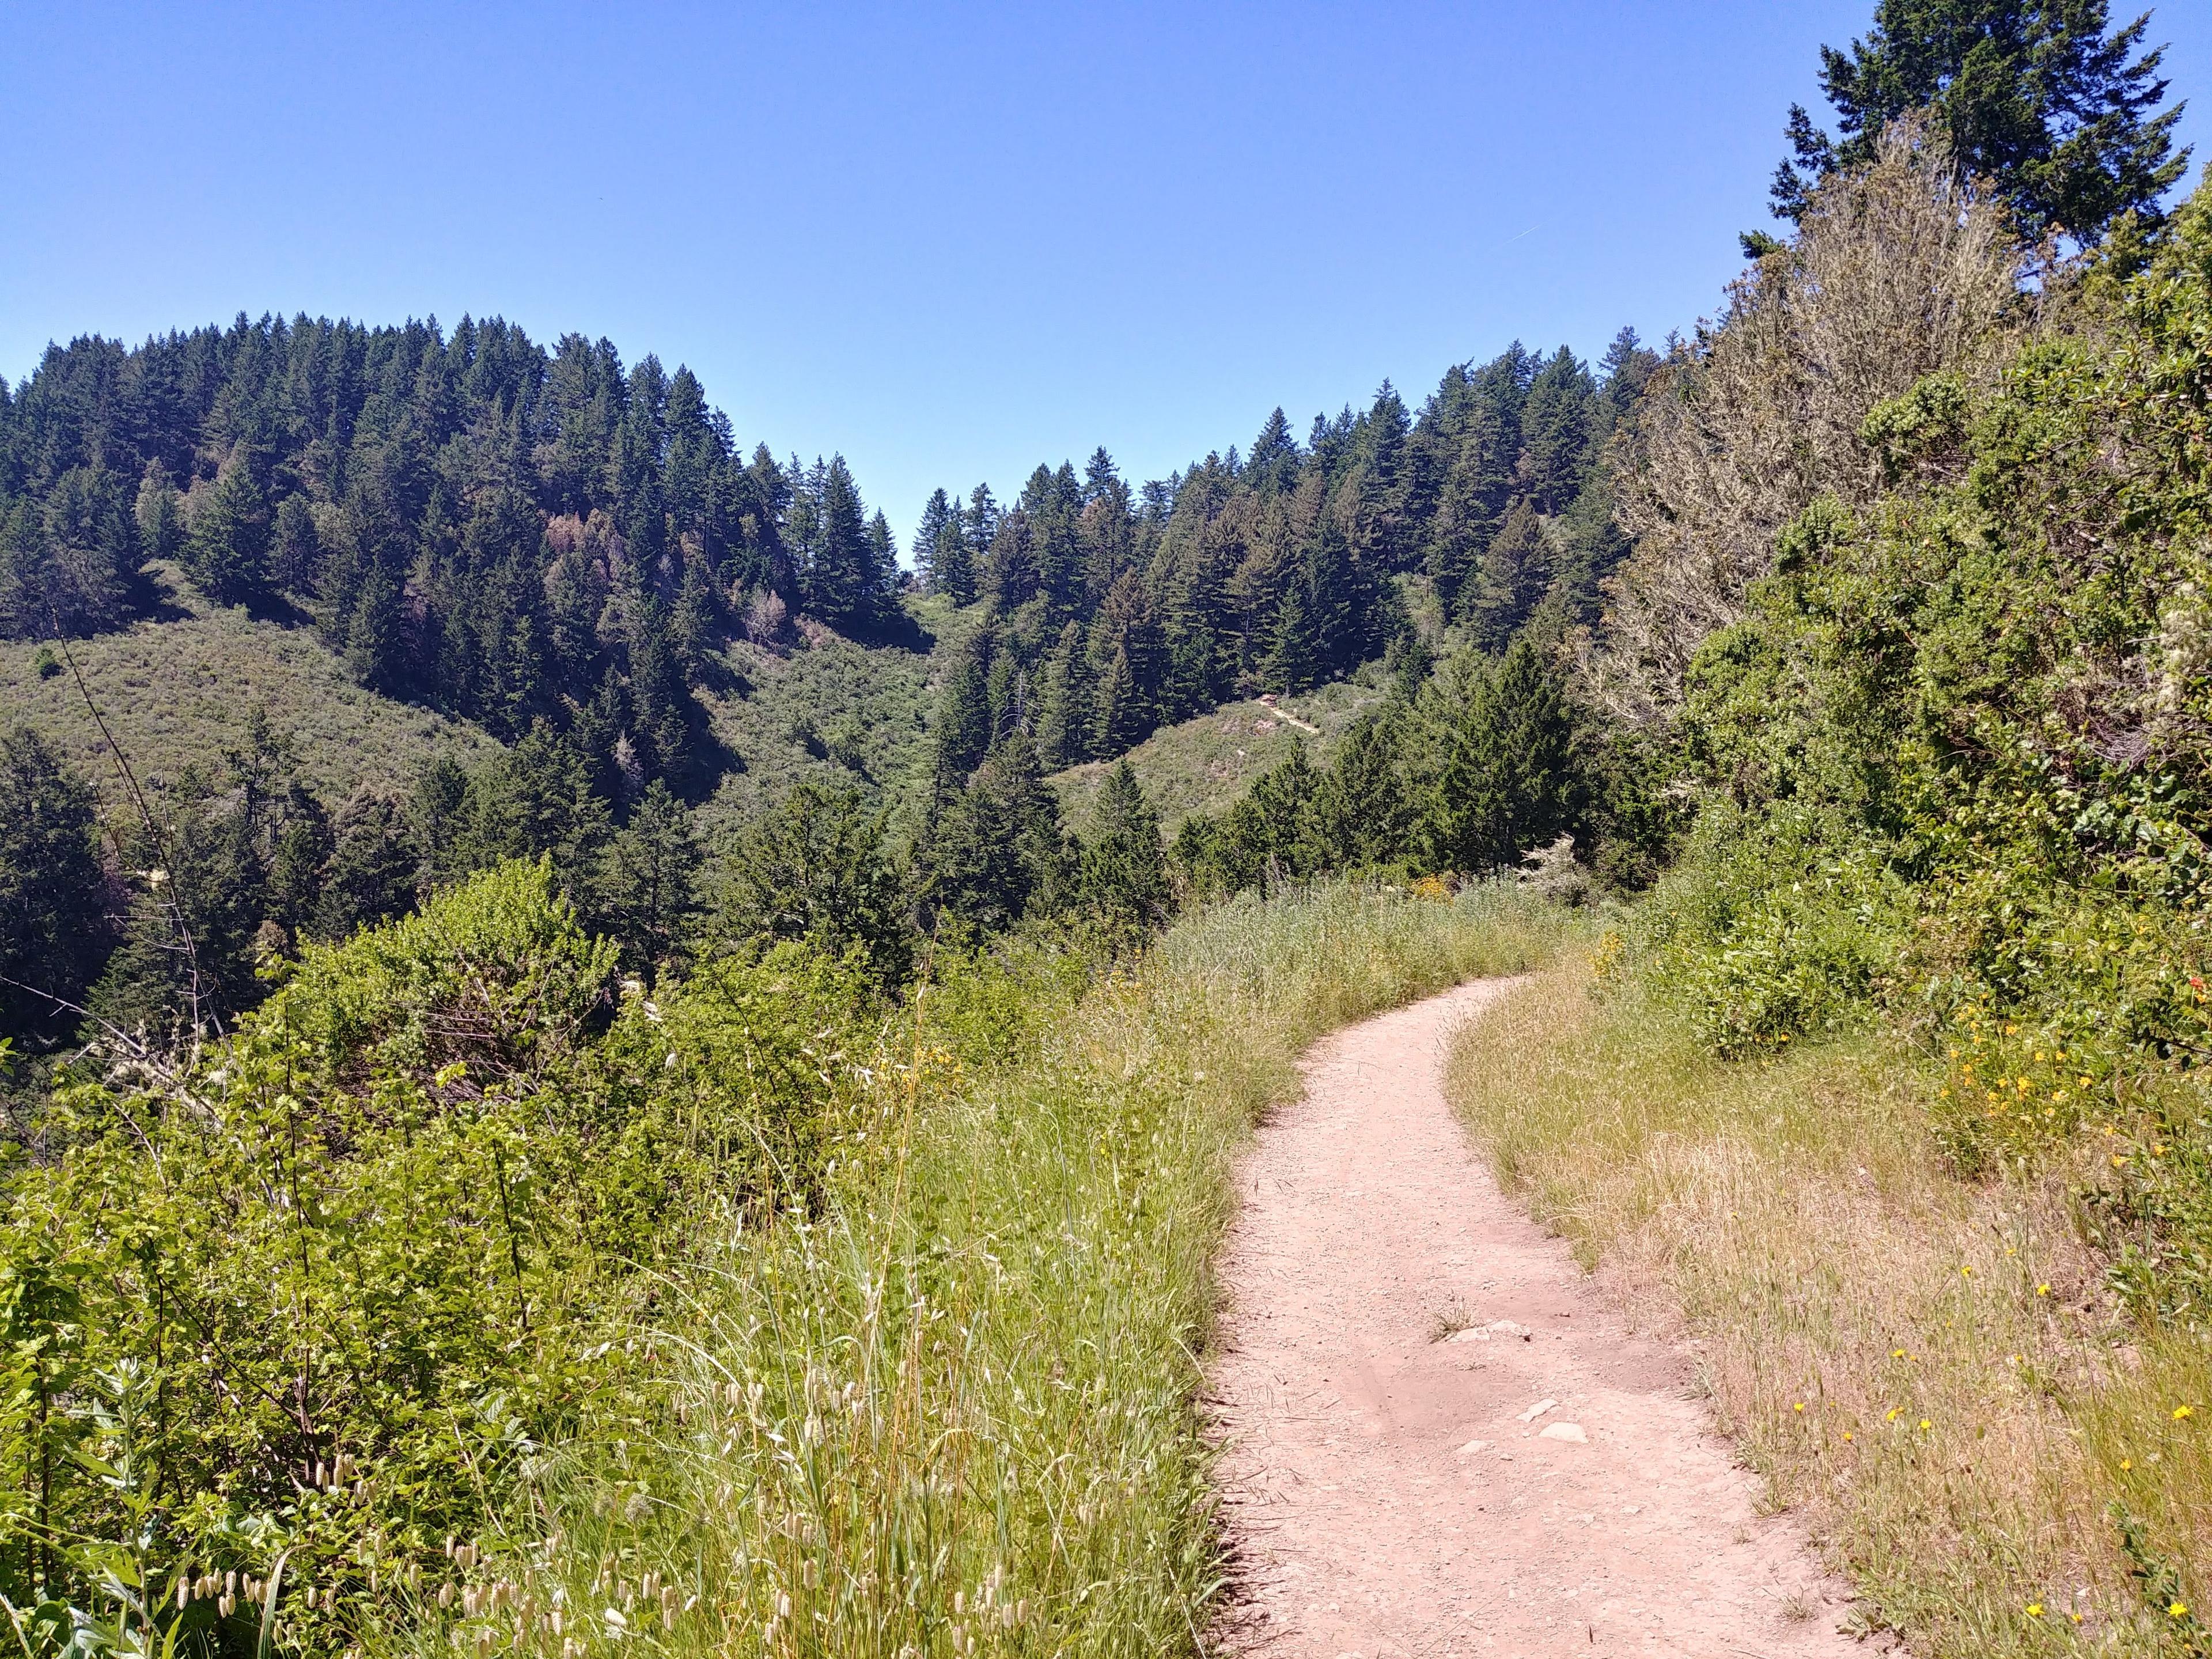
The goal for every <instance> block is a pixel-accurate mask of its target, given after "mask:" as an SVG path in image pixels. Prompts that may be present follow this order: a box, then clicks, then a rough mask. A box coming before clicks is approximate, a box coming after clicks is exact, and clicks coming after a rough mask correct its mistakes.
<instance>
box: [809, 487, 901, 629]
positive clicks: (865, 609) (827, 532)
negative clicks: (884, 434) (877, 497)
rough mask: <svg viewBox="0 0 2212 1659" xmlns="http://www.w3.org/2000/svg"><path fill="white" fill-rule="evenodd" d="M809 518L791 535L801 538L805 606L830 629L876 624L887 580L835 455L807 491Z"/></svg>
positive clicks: (854, 491)
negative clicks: (803, 547)
mask: <svg viewBox="0 0 2212 1659" xmlns="http://www.w3.org/2000/svg"><path fill="white" fill-rule="evenodd" d="M808 494H809V495H810V497H811V516H810V518H809V520H808V521H807V522H806V523H805V525H804V526H802V528H801V530H800V531H799V532H797V533H798V534H799V535H800V536H802V537H803V538H804V544H805V560H806V562H805V569H804V574H803V577H802V588H803V592H804V593H805V599H806V604H807V607H808V608H809V609H810V610H811V611H813V612H814V614H815V615H817V616H818V617H821V618H822V620H823V621H824V622H826V623H829V625H830V626H831V627H833V628H836V629H842V630H845V631H847V632H854V631H866V629H869V628H872V626H874V625H875V623H877V622H878V621H879V620H880V617H881V614H882V611H883V608H884V603H885V599H886V596H887V590H888V586H889V580H890V573H889V571H888V570H885V569H884V568H881V566H880V564H879V560H880V559H881V557H882V556H883V554H882V550H880V549H879V548H878V545H877V544H876V543H875V542H874V541H873V540H872V539H871V538H870V537H869V534H868V525H867V520H866V516H865V513H864V511H863V509H862V507H861V504H860V490H859V489H858V488H857V487H855V485H854V483H853V475H852V473H851V471H849V470H848V468H847V467H846V465H845V458H844V457H843V456H842V455H836V456H833V457H831V458H830V460H829V465H827V466H826V467H824V468H823V469H822V470H821V473H820V478H819V482H818V483H817V484H816V485H815V487H814V488H813V489H811V490H810V491H809V492H808Z"/></svg>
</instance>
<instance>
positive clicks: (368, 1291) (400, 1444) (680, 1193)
mask: <svg viewBox="0 0 2212 1659" xmlns="http://www.w3.org/2000/svg"><path fill="white" fill-rule="evenodd" d="M614 959H615V951H614V947H613V946H612V945H609V944H608V943H606V942H605V941H603V940H597V939H592V938H590V937H589V936H587V935H586V933H585V932H584V931H583V929H582V928H581V927H580V925H579V923H578V921H577V919H576V917H575V915H574V912H573V911H572V910H571V909H570V908H569V906H568V903H567V902H566V901H565V900H563V899H562V898H561V897H560V896H558V895H557V893H556V890H555V888H554V884H553V879H552V875H551V871H550V866H549V865H548V864H547V863H545V862H544V861H542V860H541V861H540V862H538V863H535V864H527V863H512V864H507V865H505V866H500V867H499V868H497V869H495V870H493V871H491V872H487V873H486V874H484V875H483V876H480V877H478V878H475V879H474V880H472V881H471V882H469V883H467V884H465V885H462V886H460V887H458V888H455V889H453V890H450V891H448V892H447V893H446V894H444V895H442V896H440V897H438V898H437V899H435V900H434V901H433V902H431V903H430V904H429V905H428V907H427V908H425V909H424V910H423V911H422V913H421V914H420V915H415V916H410V917H409V918H407V919H406V920H404V921H399V922H396V923H393V924H391V925H389V926H387V927H380V928H375V929H372V930H369V931H367V932H364V933H361V934H359V935H357V936H356V938H354V939H351V940H350V941H349V942H347V943H346V944H344V945H337V946H309V947H308V948H307V951H306V953H305V956H304V958H303V960H302V961H301V963H300V964H299V965H298V967H297V969H295V971H293V972H292V973H291V975H290V976H289V980H288V981H287V982H286V983H285V984H283V987H281V988H280V989H279V990H278V991H277V992H276V994H274V995H273V996H272V997H270V1000H268V1001H267V1002H266V1003H265V1004H264V1006H262V1007H261V1008H260V1009H259V1010H258V1011H257V1012H254V1013H253V1014H251V1015H249V1016H247V1017H246V1018H245V1019H244V1020H242V1021H241V1023H240V1028H239V1030H238V1031H237V1033H236V1035H235V1036H234V1038H233V1039H232V1040H231V1041H230V1042H228V1043H227V1044H224V1045H222V1047H220V1048H214V1049H210V1051H208V1052H207V1053H205V1054H203V1055H201V1056H200V1057H199V1058H198V1059H197V1060H195V1061H193V1062H192V1063H191V1064H189V1065H187V1066H185V1068H184V1069H183V1070H181V1071H179V1072H178V1073H174V1074H166V1073H164V1074H158V1075H149V1076H143V1077H140V1078H138V1079H135V1080H134V1079H126V1078H123V1077H115V1078H110V1079H102V1080H100V1081H94V1082H83V1083H79V1084H77V1085H74V1086H72V1087H70V1088H69V1089H67V1090H65V1091H63V1092H62V1093H61V1095H60V1096H59V1097H58V1101H57V1105H56V1111H55V1114H54V1116H53V1119H52V1123H51V1126H50V1127H51V1134H52V1143H53V1146H54V1147H55V1149H56V1155H55V1156H54V1157H53V1158H52V1160H51V1161H49V1162H43V1163H37V1164H27V1165H22V1166H20V1167H18V1168H17V1169H16V1170H14V1172H13V1173H12V1176H11V1177H10V1179H9V1187H8V1191H7V1207H6V1212H5V1216H4V1224H0V1317H4V1319H5V1321H6V1336H7V1340H8V1347H7V1350H6V1352H7V1354H8V1356H9V1363H10V1364H12V1365H13V1367H14V1373H15V1375H14V1382H15V1387H14V1389H12V1390H11V1391H10V1392H9V1395H8V1399H9V1405H8V1407H6V1409H5V1413H4V1415H0V1468H6V1469H7V1470H8V1471H9V1476H8V1479H7V1486H8V1489H9V1492H11V1494H12V1495H13V1496H12V1499H11V1502H10V1504H9V1507H8V1509H7V1510H5V1511H4V1512H0V1590H4V1592H5V1594H6V1595H7V1596H8V1598H9V1601H11V1602H13V1603H15V1604H17V1605H19V1606H20V1605H25V1604H27V1603H30V1602H33V1601H45V1600H52V1599H55V1598H66V1599H69V1600H72V1601H76V1602H78V1603H80V1604H89V1603H90V1602H91V1601H94V1600H96V1599H97V1598H99V1597H100V1595H102V1594H105V1595H106V1597H107V1598H108V1599H109V1600H110V1601H128V1599H129V1598H128V1596H127V1595H125V1592H126V1591H131V1586H132V1585H134V1584H136V1585H139V1586H144V1587H150V1589H152V1591H153V1593H154V1595H155V1597H156V1598H157V1599H161V1598H166V1597H167V1596H169V1595H171V1594H173V1590H172V1585H173V1581H174V1580H175V1579H176V1578H177V1577H179V1576H182V1577H197V1576H198V1575H199V1574H201V1573H203V1572H207V1571H213V1572H216V1573H224V1572H229V1571H237V1572H240V1573H241V1574H244V1575H246V1576H248V1577H252V1578H253V1579H255V1580H256V1581H257V1582H259V1583H265V1582H266V1581H267V1580H268V1579H269V1578H270V1576H271V1574H272V1573H273V1571H274V1569H275V1567H276V1562H277V1560H278V1559H279V1558H280V1557H283V1558H285V1559H287V1561H288V1563H289V1565H288V1567H287V1572H288V1573H289V1582H290V1584H291V1585H292V1586H293V1589H292V1591H291V1592H289V1593H288V1594H289V1601H288V1602H287V1607H288V1613H287V1624H286V1629H287V1630H288V1632H290V1636H291V1638H292V1639H295V1640H296V1641H298V1642H300V1643H301V1644H304V1645H307V1646H309V1647H315V1646H318V1645H319V1644H321V1642H322V1637H321V1636H320V1635H319V1634H318V1632H323V1631H325V1629H327V1630H328V1631H332V1632H334V1631H337V1630H338V1629H341V1628H343V1629H351V1630H359V1629H361V1628H363V1627H364V1626H374V1624H375V1623H376V1621H377V1620H380V1619H382V1618H384V1617H386V1616H387V1614H388V1613H389V1610H390V1607H389V1593H390V1591H391V1589H392V1588H393V1585H394V1583H395V1580H396V1579H397V1580H398V1581H401V1582H404V1576H405V1575H408V1574H410V1573H416V1572H419V1571H420V1569H421V1567H422V1564H423V1563H424V1562H425V1561H426V1560H428V1559H430V1558H432V1557H433V1556H435V1553H436V1551H437V1547H438V1541H440V1540H442V1539H445V1538H447V1536H449V1535H451V1534H457V1533H458V1534H461V1535H463V1536H465V1537H468V1536H475V1535H477V1534H479V1533H480V1532H482V1531H483V1528H485V1527H486V1525H487V1523H488V1517H489V1516H493V1515H498V1514H504V1513H505V1512H506V1511H507V1508H508V1506H509V1505H510V1504H513V1503H514V1502H517V1501H521V1500H520V1499H519V1498H518V1497H517V1494H518V1493H520V1492H523V1491H524V1490H525V1488H526V1485H527V1482H528V1480H530V1478H531V1475H532V1468H533V1459H535V1458H536V1457H538V1455H540V1452H541V1449H543V1448H544V1447H547V1446H549V1445H551V1444H554V1443H560V1442H562V1441H566V1440H569V1439H573V1438H574V1437H578V1436H587V1437H588V1436H590V1435H592V1434H594V1433H596V1432H598V1431H599V1429H600V1427H601V1425H605V1424H606V1423H609V1422H619V1421H622V1420H624V1419H627V1418H629V1417H632V1416H635V1414H636V1413H638V1412H639V1411H641V1410H645V1409H649V1407H648V1405H647V1404H646V1403H644V1402H649V1401H651V1400H652V1399H653V1398H654V1397H655V1391H656V1390H657V1389H659V1387H660V1386H661V1384H660V1383H658V1382H657V1381H656V1380H655V1379H656V1376H657V1375H658V1372H657V1371H656V1366H657V1364H658V1363H659V1356H658V1355H657V1353H656V1352H655V1350H654V1347H653V1345H652V1344H651V1343H649V1342H648V1343H646V1344H640V1343H638V1342H637V1341H636V1340H635V1332H636V1331H637V1329H638V1328H640V1326H641V1323H642V1322H647V1321H648V1320H649V1319H650V1317H651V1316H652V1310H653V1307H654V1305H655V1304H656V1301H657V1298H658V1297H659V1295H660V1294H661V1281H660V1278H659V1272H660V1269H661V1268H662V1267H665V1264H666V1263H667V1262H668V1261H671V1260H677V1259H684V1258H688V1257H689V1256H690V1255H692V1254H694V1253H695V1252H696V1249H697V1247H698V1242H699V1240H700V1239H701V1237H702V1236H703V1232H711V1233H712V1234H713V1235H714V1236H716V1237H720V1236H721V1235H722V1234H724V1233H726V1231H727V1230H728V1229H729V1227H730V1226H731V1225H732V1224H733V1222H736V1221H738V1220H739V1219H741V1218H744V1216H746V1215H747V1214H748V1213H750V1214H756V1215H765V1214H767V1213H769V1212H772V1211H773V1210H774V1209H775V1208H777V1207H779V1206H792V1205H799V1206H804V1205H805V1203H807V1202H808V1201H810V1198H811V1195H812V1194H817V1193H818V1191H819V1190H820V1187H821V1182H822V1180H823V1175H824V1169H825V1158H826V1157H827V1156H828V1154H827V1152H826V1148H827V1146H829V1142H830V1139H831V1133H832V1129H831V1119H832V1118H833V1117H834V1116H835V1115H836V1114H837V1113H838V1112H839V1111H840V1110H841V1109H842V1103H845V1102H848V1101H849V1100H850V1099H852V1098H854V1097H855V1096H856V1092H857V1090H858V1086H859V1085H858V1084H857V1082H856V1077H857V1075H858V1073H857V1070H856V1067H855V1066H854V1062H853V1061H852V1060H850V1059H849V1058H848V1051H850V1050H851V1049H852V1048H854V1045H855V1043H856V1042H857V1043H859V1044H861V1045H865V1046H867V1047H869V1048H872V1036H873V1032H872V1025H871V1024H869V1021H870V1020H871V1019H872V1015H870V1014H869V1013H868V1012H867V1006H868V1005H867V1003H866V999H865V998H864V997H862V996H861V995H860V994H859V993H858V991H857V989H856V986H855V981H854V978H853V976H852V975H851V974H850V972H849V971H848V970H847V969H842V968H841V967H839V966H837V965H836V964H832V963H825V962H823V961H822V960H820V959H818V958H817V957H811V956H809V955H807V954H805V953H804V952H801V951H798V950H796V949H794V948H792V947H784V948H783V949H781V950H779V951H773V952H771V953H770V954H769V956H768V957H765V958H763V959H762V960H760V961H758V962H754V963H721V964H718V965H716V966H714V967H713V968H711V969H708V970H706V971H705V972H702V974H701V975H699V976H698V977H697V978H696V980H694V981H691V982H690V983H689V984H687V985H684V986H683V987H671V988H669V989H667V990H665V991H664V992H662V993H661V994H659V996H658V997H656V996H655V995H654V994H651V993H650V992H649V991H648V988H647V987H646V986H645V985H644V984H643V983H642V982H641V981H635V980H633V981H627V982H625V983H623V985H621V986H620V987H617V985H616V984H615V983H614V981H613V964H614ZM702 1230H703V1232H702ZM302 1583H312V1584H313V1585H314V1586H316V1587H317V1589H318V1592H319V1594H318V1596H317V1597H316V1598H314V1599H312V1600H311V1599H310V1598H308V1597H307V1596H305V1595H301V1594H299V1593H298V1587H299V1586H300V1585H301V1584H302ZM380 1584H381V1586H382V1591H381V1593H380V1589H379V1587H380ZM103 1586H106V1589H105V1590H104V1591H103V1589H102V1587H103ZM324 1592H327V1593H328V1595H329V1597H330V1598H331V1599H329V1600H324V1599H322V1593H324ZM131 1594H134V1595H135V1594H137V1592H136V1591H131ZM253 1616H254V1610H253V1609H252V1608H251V1607H245V1606H244V1605H243V1604H237V1605H233V1606H230V1607H228V1608H226V1607H222V1606H218V1605H216V1604H214V1603H210V1612H209V1613H205V1614H195V1615H193V1617H194V1618H196V1619H197V1618H202V1617H208V1618H214V1619H227V1620H231V1621H234V1622H235V1621H243V1620H250V1619H251V1618H252V1617H253Z"/></svg>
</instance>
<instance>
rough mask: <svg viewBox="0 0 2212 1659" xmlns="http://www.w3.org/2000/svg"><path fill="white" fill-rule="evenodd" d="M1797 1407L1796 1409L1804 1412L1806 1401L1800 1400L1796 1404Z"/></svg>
mask: <svg viewBox="0 0 2212 1659" xmlns="http://www.w3.org/2000/svg"><path fill="white" fill-rule="evenodd" d="M1795 1409H1796V1410H1798V1411H1801V1412H1802V1411H1803V1410H1804V1409H1805V1402H1804V1401H1802V1400H1801V1401H1798V1402H1797V1404H1796V1407H1795Z"/></svg>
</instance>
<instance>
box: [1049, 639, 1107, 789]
mask: <svg viewBox="0 0 2212 1659" xmlns="http://www.w3.org/2000/svg"><path fill="white" fill-rule="evenodd" d="M1097 707H1098V688H1097V678H1096V677H1095V676H1094V675H1093V674H1092V672H1091V653H1090V651H1089V650H1088V649H1087V648H1086V647H1085V642H1084V637H1083V625H1082V624H1081V623H1073V622H1072V623H1067V624H1066V625H1065V626H1064V627H1063V628H1061V629H1060V643H1059V644H1058V645H1057V646H1055V647H1053V653H1052V655H1051V657H1050V658H1049V659H1047V661H1046V663H1045V670H1044V686H1043V690H1042V691H1041V692H1040V693H1039V695H1038V698H1037V732H1036V744H1037V754H1038V756H1039V757H1040V758H1041V759H1042V761H1043V762H1044V763H1045V764H1046V765H1047V766H1051V767H1062V766H1073V765H1075V764H1077V763H1079V762H1082V761H1086V760H1088V759H1090V758H1091V725H1092V721H1093V720H1094V718H1095V717H1096V714H1097Z"/></svg>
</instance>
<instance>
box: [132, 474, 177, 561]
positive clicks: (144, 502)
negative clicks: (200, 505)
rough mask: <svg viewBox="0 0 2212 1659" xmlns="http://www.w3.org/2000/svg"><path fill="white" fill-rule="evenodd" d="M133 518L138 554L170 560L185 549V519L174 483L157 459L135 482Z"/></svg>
mask: <svg viewBox="0 0 2212 1659" xmlns="http://www.w3.org/2000/svg"><path fill="white" fill-rule="evenodd" d="M135 516H136V518H137V525H138V546H139V551H140V553H141V554H142V555H143V556H144V557H146V558H149V559H173V558H175V557H176V556H178V555H179V553H181V552H182V551H183V550H184V545H185V521H184V516H183V514H182V513H179V511H178V508H177V490H176V486H175V485H173V483H170V482H169V470H168V469H167V467H165V466H163V465H161V462H160V461H158V460H155V461H149V462H148V463H147V464H146V476H145V477H143V478H141V479H140V480H139V481H138V500H137V513H136V515H135Z"/></svg>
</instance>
